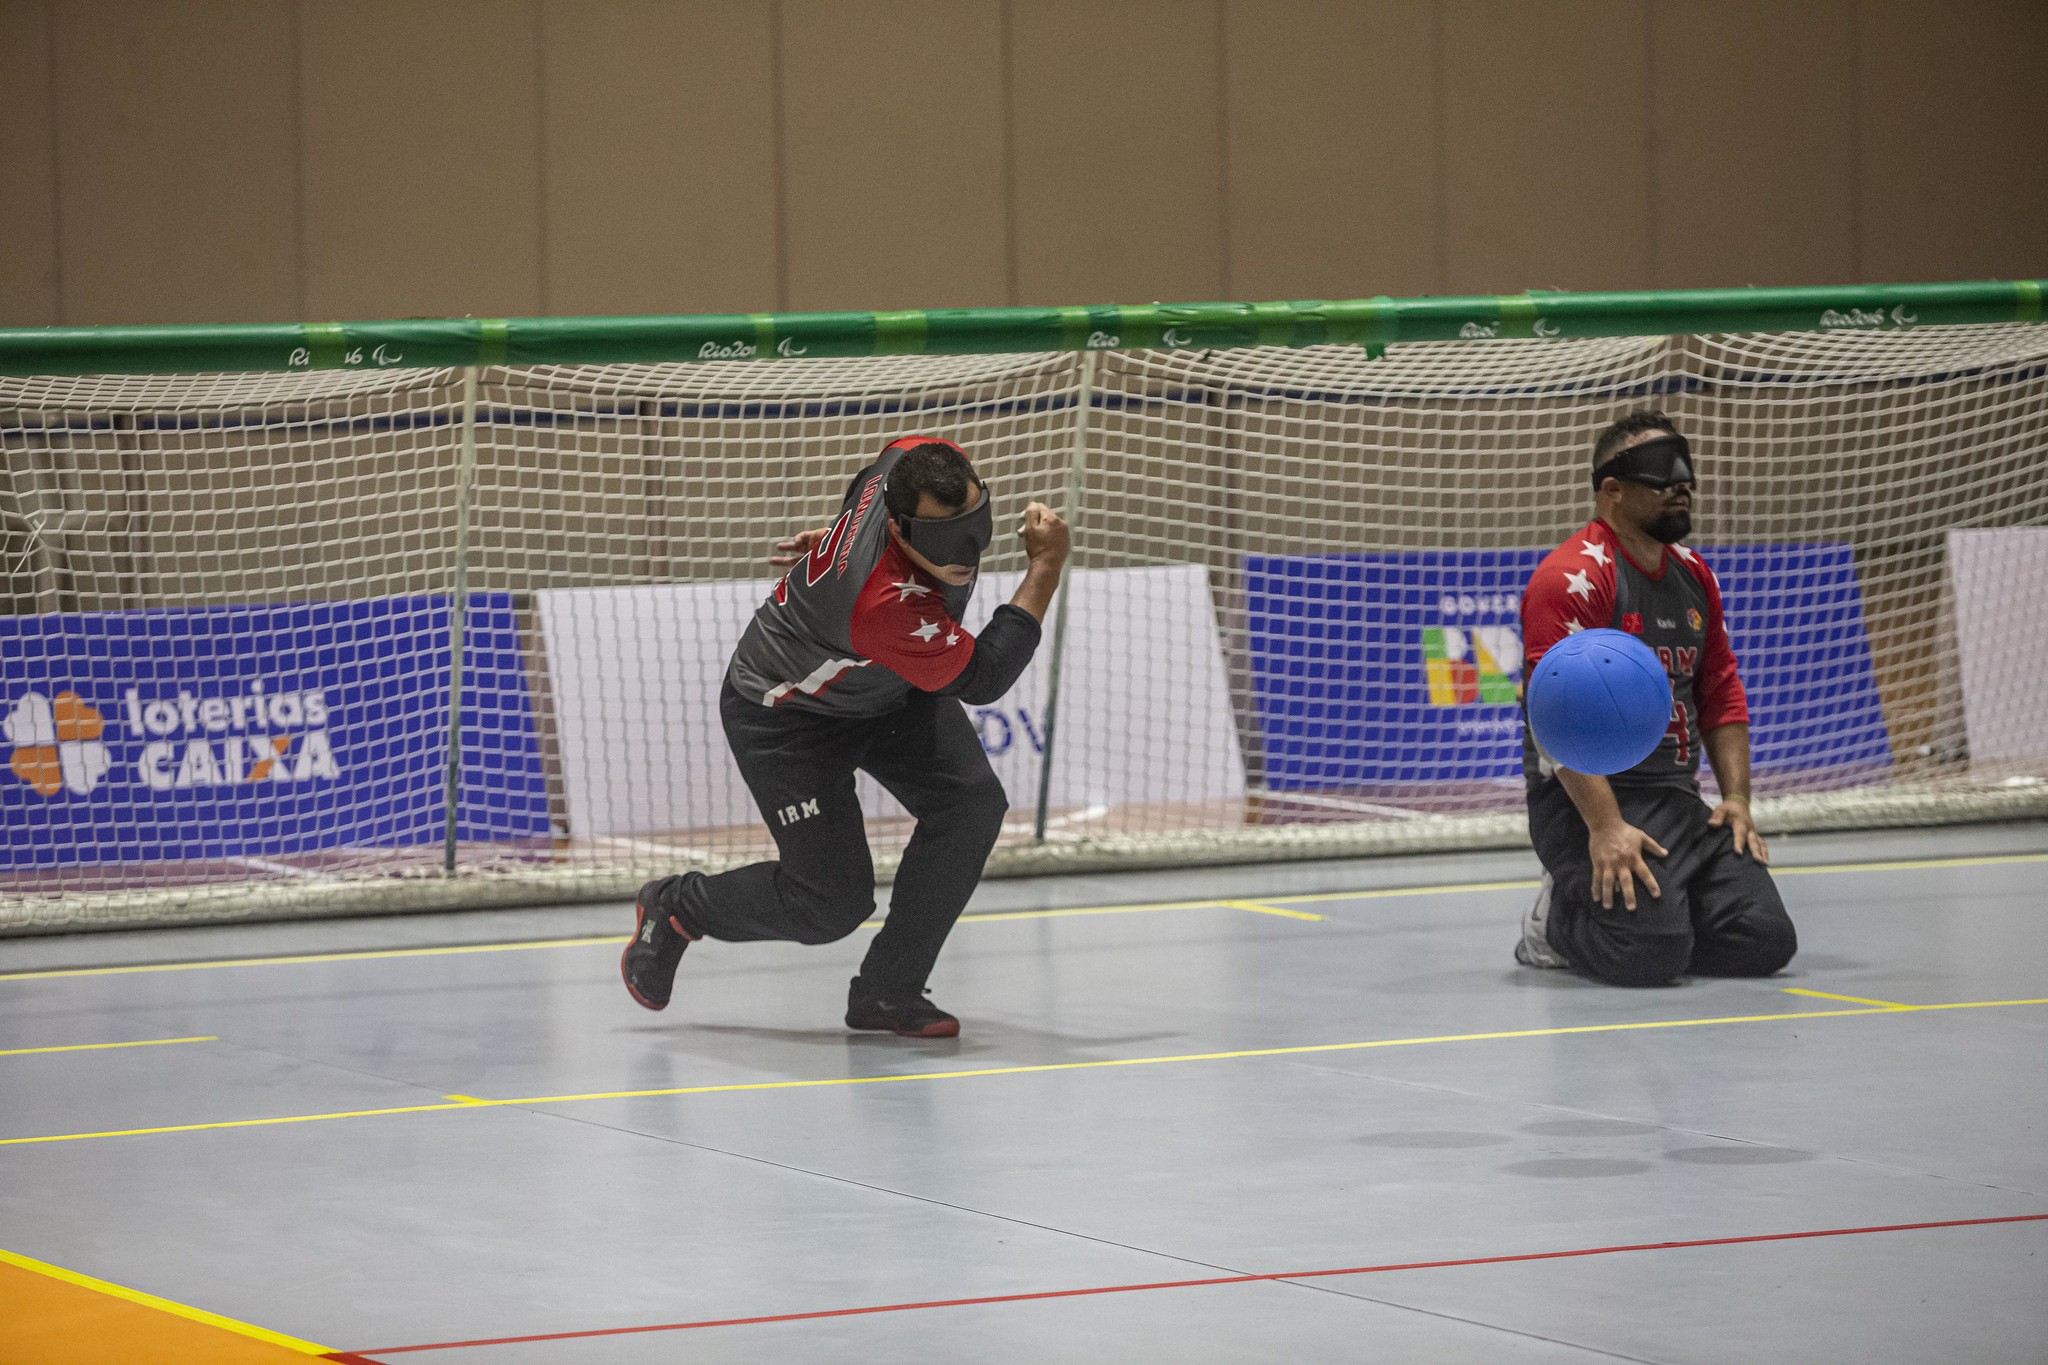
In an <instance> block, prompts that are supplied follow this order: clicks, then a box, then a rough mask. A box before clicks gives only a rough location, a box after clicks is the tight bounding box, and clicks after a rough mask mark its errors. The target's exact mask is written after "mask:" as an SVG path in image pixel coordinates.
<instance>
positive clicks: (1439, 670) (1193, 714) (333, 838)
mask: <svg viewBox="0 0 2048 1365" xmlns="http://www.w3.org/2000/svg"><path fill="white" fill-rule="evenodd" d="M2042 287H2043V285H2042V282H2040V281H2017V282H1989V283H1974V284H1934V285H1900V286H1869V287H1858V288H1844V289H1750V290H1710V291H1676V292H1661V293H1642V294H1562V293H1556V294H1540V293H1539V294H1526V295H1513V296H1505V297H1482V298H1444V299H1412V300H1396V299H1385V298H1381V299H1369V300H1354V301H1347V302H1334V303H1320V302H1294V303H1270V304H1227V303H1218V304H1189V305H1151V306H1145V307H1096V308H1055V309H998V310H949V311H933V312H923V313H912V312H905V313H880V314H869V313H846V314H754V315H727V316H715V317H713V316H707V317H665V318H566V319H509V320H490V319H460V320H427V321H399V322H370V323H331V324H303V325H302V324H290V325H251V326H239V327H133V328H40V329H18V330H12V331H0V449H4V451H5V454H6V467H7V482H6V484H5V485H4V487H0V564H4V566H5V577H4V579H0V712H4V715H0V720H4V727H0V752H4V754H5V755H6V757H5V767H4V768H0V824H4V827H5V838H4V840H0V933H7V932H41V931H47V930H51V929H65V928H97V927H113V926H122V925H132V924H142V923H184V922H199V921H206V920H225V919H237V918H259V917H261V918H271V917H288V916H297V915H318V914H337V913H360V912H365V911H377V910H405V909H430V908H444V907H454V906H471V905H492V904H515V903H527V902H552V901H563V900H575V899H591V898H607V897H623V896H627V895H630V894H631V893H632V891H633V890H634V889H635V888H636V887H637V885H638V884H639V882H640V881H642V880H645V879H646V878H648V877H650V876H655V875H661V874H664V873H667V872H670V871H675V870H679V869H681V868H685V867H700V868H706V869H715V868H722V867H727V866H733V865H737V864H739V863H743V862H746V861H751V860H753V859H755V858H758V857H761V856H764V855H767V854H769V853H770V852H771V850H772V844H771V842H770V840H769V836H768V834H767V832H766V829H765V827H764V826H763V825H762V823H761V820H760V816H759V813H758V812H757V811H756V810H755V809H754V807H753V805H752V803H751V800H750V798H749V797H748V795H747V793H746V791H745V789H744V786H743V785H742V784H741V783H740V782H739V779H738V775H737V772H736V771H735V770H734V769H733V767H732V764H731V761H730V758H729V756H728V755H727V754H726V752H725V747H724V741H723V738H722V734H721V732H720V728H719V725H718V721H717V711H716V701H717V693H718V687H719V683H720V679H721V678H722V675H723V670H724V665H725V661H726V657H727V655H728V653H729V651H730V649H731V646H732V644H733V642H734V641H735V640H736V639H737V636H738V634H739V632H740V631H741V630H742V629H744V626H745V624H746V621H747V620H748V618H749V617H750V615H751V613H752V612H753V610H754V609H755V608H756V607H757V606H758V604H759V602H760V601H761V600H762V598H763V597H764V596H765V594H766V593H767V591H768V589H769V587H770V586H771V575H772V571H771V570H770V569H769V568H768V566H767V564H766V554H767V551H768V548H769V546H770V545H771V543H772V542H773V541H774V540H775V539H777V538H780V537H781V536H783V535H786V534H788V533H789V532H790V531H792V530H794V529H798V528H800V527H804V526H810V525H816V524H820V523H822V522H824V521H826V520H829V518H830V515H831V514H832V512H833V511H834V510H835V509H836V507H837V503H838V499H839V495H840V493H841V492H842V491H843V489H844V487H845V484H846V481H847V479H848V477H849V476H850V475H851V474H852V472H853V471H854V470H855V469H857V468H858V467H859V466H860V465H861V464H863V463H865V462H866V461H867V460H869V459H871V458H872V457H873V454H874V453H875V452H876V451H877V450H879V449H880V448H881V446H882V445H883V444H885V443H886V442H887V441H888V440H890V439H893V438H894V437H896V436H900V435H903V434H905V433H909V432H914V431H931V432H934V433H938V434H943V435H946V436H948V437H951V438H953V439H955V440H958V441H959V442H960V443H961V444H963V445H964V446H965V447H966V448H967V449H968V450H969V451H970V452H971V453H973V454H974V456H975V458H976V460H977V462H978V464H979V465H980V467H981V469H982V472H983V473H984V475H985V476H986V477H987V478H988V479H989V481H990V484H991V487H992V488H993V489H994V490H995V496H996V498H997V501H998V504H999V506H998V513H999V516H1004V517H1007V516H1008V515H1010V514H1011V513H1012V512H1014V511H1015V510H1017V509H1019V508H1021V506H1022V503H1023V502H1024V501H1025V500H1027V499H1030V498H1038V499H1043V500H1044V501H1047V502H1049V503H1051V504H1053V505H1054V506H1056V507H1058V508H1060V509H1061V510H1062V511H1063V512H1064V514H1065V515H1066V516H1067V517H1068V519H1069V521H1070V522H1071V523H1072V524H1073V527H1074V537H1075V554H1074V558H1073V561H1072V565H1071V570H1070V575H1069V580H1068V584H1067V586H1066V587H1065V588H1064V589H1063V590H1062V593H1061V595H1060V600H1059V602H1058V604H1057V607H1056V610H1057V612H1058V616H1057V618H1056V622H1055V623H1053V624H1054V625H1055V626H1056V629H1053V630H1049V631H1048V647H1047V648H1046V649H1044V650H1041V652H1040V657H1039V658H1038V659H1037V660H1036V661H1035V662H1034V664H1033V665H1032V669H1031V671H1030V672H1029V673H1028V674H1027V675H1026V677H1025V678H1024V679H1023V680H1022V681H1021V682H1020V683H1019V685H1018V687H1017V688H1016V689H1014V690H1013V692H1012V694H1011V696H1010V697H1008V698H1005V699H1004V700H1003V701H1002V702H1001V703H999V704H997V705H994V706H990V707H983V708H974V709H973V710H972V717H971V718H972V719H973V720H974V723H975V724H976V726H977V727H978V728H979V730H980V732H981V735H982V740H983V746H984V748H985V749H986V750H987V751H988V753H989V755H990V760H991V762H992V764H994V766H995V767H996V769H997V771H998V773H999V775H1000V776H1001V777H1002V778H1003V780H1004V782H1005V786H1006V788H1007V789H1008V791H1009V793H1010V799H1011V804H1012V807H1013V811H1012V815H1011V818H1010V820H1009V822H1008V823H1007V825H1006V828H1005V832H1004V835H1003V838H1002V841H1001V843H1000V844H999V846H998V848H997V851H996V853H995V855H994V857H993V858H992V860H991V864H990V871H991V873H992V874H996V875H1001V874H1024V873H1034V872H1045V871H1056V870H1067V869H1082V868H1118V867H1144V866H1184V865H1188V864H1191V863H1201V862H1222V861H1250V860H1257V859H1279V858H1302V857H1334V856H1350V855H1356V854H1364V853H1375V852H1407V851H1426V850H1433V849H1438V850H1440V849H1458V848H1479V847H1506V846H1513V845H1515V844H1518V843H1523V842H1526V832H1525V828H1524V824H1523V819H1522V813H1521V799H1520V779H1519V775H1518V774H1519V747H1518V741H1517V738H1516V733H1517V725H1518V720H1517V716H1518V712H1517V707H1516V704H1515V689H1516V686H1517V683H1518V680H1519V666H1520V655H1519V641H1518V636H1517V634H1516V630H1517V614H1516V606H1517V601H1518V598H1519V594H1520V591H1521V588H1522V585H1523V583H1524V582H1526V580H1527V577H1528V573H1529V571H1530V569H1531V568H1532V567H1533V565H1534V563H1535V562H1536V560H1537V559H1538V558H1540V557H1541V555H1542V553H1544V552H1545V551H1546V550H1547V549H1548V548H1549V547H1550V546H1552V545H1554V544H1556V543H1557V542H1558V541H1559V540H1561V539H1562V538H1563V537H1564V536H1566V535H1567V534H1569V533H1570V531H1572V530H1573V529H1574V528H1576V527H1577V526H1578V525H1580V524H1582V523H1583V522H1584V521H1585V520H1586V519H1587V517H1588V516H1590V514H1591V506H1590V496H1589V493H1588V490H1587V487H1586V482H1585V478H1586V470H1587V460H1588V455H1589V452H1590V448H1591V443H1592V439H1593V436H1594V435H1595V434H1596V433H1597V432H1598V430H1599V429H1600V428H1601V427H1602V426H1604V425H1605V424H1606V423H1607V422H1608V421H1611V420H1612V419H1613V418H1614V417H1615V416H1618V415H1619V414H1621V413H1622V412H1625V411H1627V410H1629V409H1630V408H1633V407H1639V406H1656V407H1661V408H1663V409H1664V410H1665V411H1667V412H1669V413H1670V414H1671V415H1672V416H1673V418H1674V419H1675V420H1676V421H1677V422H1678V423H1679V424H1680V425H1681V427H1682V428H1683V429H1684V430H1685V431H1686V432H1687V434H1688V435H1689V436H1690V437H1691V438H1692V439H1693V442H1694V445H1695V449H1696V453H1697V457H1698V461H1699V465H1700V469H1701V476H1702V494H1701V505H1700V507H1699V509H1698V512H1697V526H1698V531H1697V533H1696V535H1695V537H1694V538H1693V540H1692V542H1691V543H1692V544H1693V545H1694V546H1696V547H1698V548H1699V549H1700V550H1701V552H1702V553H1703V554H1704V555H1705V556H1706V558H1707V559H1708V561H1709V562H1710V563H1712V564H1713V565H1714V566H1715V568H1716V570H1717V572H1718V574H1719V576H1720V578H1721V580H1722V583H1723V586H1724V590H1725V592H1726V596H1727V602H1728V612H1729V619H1730V625H1731V628H1732V630H1733V633H1734V637H1735V643H1736V648H1737V652H1738V655H1739V656H1740V657H1741V659H1742V662H1743V671H1744V677H1745V681H1746V682H1747V683H1748V686H1749V690H1750V692H1751V696H1752V703H1753V709H1754V711H1755V713H1756V721H1755V727H1754V731H1755V733H1754V742H1755V749H1756V765H1757V773H1756V782H1755V788H1756V791H1757V794H1758V802H1757V813H1758V819H1759V823H1760V824H1762V825H1763V826H1764V827H1765V828H1766V829H1767V830H1796V829H1849V828H1873V827H1883V826H1899V825H1912V824H1931V823H1946V822H1955V821H1964V820H1985V819H2003V818H2031V817H2041V816H2048V732H2043V731H2042V729H2041V728H2040V727H2039V726H2038V724H2037V723H2035V721H2034V720H2033V718H2034V717H2036V716H2038V715H2039V714H2040V713H2041V708H2042V707H2043V705H2044V704H2048V645H2044V644H2043V635H2042V631H2041V628H2040V625H2039V622H2041V621H2042V620H2044V619H2048V475H2044V474H2043V472H2042V470H2043V461H2044V458H2048V324H2044V321H2043V318H2042V306H2041V293H2042ZM984 569H985V582H984V585H983V587H982V589H981V591H980V592H979V593H978V594H977V600H976V604H975V608H974V611H973V614H971V615H970V618H969V624H970V625H975V624H978V622H979V620H980V619H984V618H985V616H986V613H987V612H988V611H989V610H990V609H991V607H992V605H993V603H994V602H997V601H1001V600H1003V599H1004V598H1005V597H1006V596H1007V593H1008V587H1009V584H1010V583H1011V582H1013V581H1014V579H1015V577H1016V575H1017V574H1018V573H1019V572H1020V571H1021V569H1022V559H1021V556H1020V555H1019V554H1018V552H1017V551H1016V550H1015V549H1014V547H1013V545H1012V543H1011V542H1010V541H1009V540H1008V539H1007V538H1004V539H999V542H998V546H997V547H996V551H995V552H994V553H992V554H991V555H990V557H989V558H988V560H987V561H986V562H985V565H984ZM1054 638H1057V639H1058V641H1059V646H1060V647H1059V648H1058V649H1057V650H1054V649H1053V648H1052V647H1051V643H1052V640H1053V639H1054ZM863 781H864V786H863V801H864V805H865V806H866V809H867V811H868V815H869V825H870V833H871V836H872V839H873V842H874V844H875V846H876V849H877V855H878V856H877V864H878V870H879V871H880V872H881V873H882V875H884V876H886V875H888V873H889V871H890V869H891V867H892V866H893V861H894V857H895V854H896V852H897V851H898V850H900V848H901V847H902V844H903V841H904V839H905V838H906V837H907V832H908V827H909V826H908V821H907V818H906V817H905V815H904V813H903V812H902V811H901V809H900V808H898V807H896V806H895V805H894V804H893V802H891V801H890V800H889V798H888V797H887V795H886V793H883V792H881V791H880V790H879V788H876V787H874V786H872V784H866V783H865V779H864V780H863Z"/></svg>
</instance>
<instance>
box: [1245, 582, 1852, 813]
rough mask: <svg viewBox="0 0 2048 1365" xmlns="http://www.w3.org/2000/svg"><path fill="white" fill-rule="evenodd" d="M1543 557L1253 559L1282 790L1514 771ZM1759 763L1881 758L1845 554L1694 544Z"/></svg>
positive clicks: (1256, 635) (1257, 623)
mask: <svg viewBox="0 0 2048 1365" xmlns="http://www.w3.org/2000/svg"><path fill="white" fill-rule="evenodd" d="M1547 553H1548V551H1546V550H1498V551H1448V550H1446V551H1420V552H1411V553H1405V554H1357V555H1320V556H1292V555H1250V556H1247V557H1246V559H1245V590H1246V602H1247V613H1248V627H1249V636H1250V652H1251V665H1252V688H1253V698H1254V704H1255V706H1256V708H1257V714H1258V722H1259V731H1260V734H1261V736H1262V738H1263V740H1264V749H1265V779H1266V786H1267V787H1268V788H1270V789H1272V790H1275V791H1307V790H1327V789H1344V788H1372V787H1387V786H1404V785H1414V784H1421V783H1430V784H1442V785H1445V786H1454V785H1456V784H1459V783H1497V782H1500V781H1503V780H1508V779H1516V780H1518V779H1519V778H1520V776H1521V771H1522V754H1521V711H1520V707H1519V706H1518V704H1517V703H1516V701H1515V688H1516V686H1517V684H1518V683H1519V682H1520V680H1521V671H1522V643H1521V623H1520V612H1521V599H1522V590H1523V588H1524V587H1526V586H1527V584H1528V581H1529V575H1530V574H1532V573H1533V572H1535V569H1536V566H1537V565H1538V564H1540V563H1541V562H1542V561H1543V557H1544V555H1545V554H1547ZM1701 554H1702V555H1703V556H1704V557H1705V558H1706V560H1707V562H1708V563H1709V564H1711V565H1712V566H1713V568H1714V572H1715V574H1716V575H1717V576H1718V577H1719V579H1720V582H1721V593H1722V604H1723V608H1724V611H1725V613H1726V616H1727V620H1728V627H1729V634H1730V636H1731V637H1732V641H1733V644H1734V647H1735V657H1736V660H1737V662H1738V665H1739V667H1740V671H1741V674H1742V681H1743V686H1744V688H1745V689H1746V690H1747V692H1748V694H1749V704H1750V713H1751V723H1750V737H1751V747H1752V751H1753V755H1754V764H1755V768H1756V771H1757V773H1758V775H1759V776H1761V777H1766V778H1767V777H1769V776H1770V775H1772V774H1776V773H1790V772H1812V771H1813V770H1816V769H1823V768H1845V769H1847V768H1871V767H1884V766H1888V765H1889V764H1890V762H1891V743H1890V739H1889V736H1888V734H1887V732H1886V729H1885V723H1884V711H1883V708H1882V706H1881V705H1880V703H1879V699H1878V693H1877V680H1876V674H1875V671H1874V670H1873V668H1872V666H1871V658H1870V644H1869V641H1868V639H1867V638H1866V636H1865V634H1864V628H1863V599H1862V593H1861V591H1860V590H1859V588H1858V586H1857V580H1856V564H1855V557H1854V555H1853V553H1852V552H1851V550H1850V547H1848V546H1847V545H1749V546H1732V547H1729V548H1726V549H1704V550H1702V551H1701Z"/></svg>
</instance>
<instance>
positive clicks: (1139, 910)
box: [620, 900, 1321, 942]
mask: <svg viewBox="0 0 2048 1365" xmlns="http://www.w3.org/2000/svg"><path fill="white" fill-rule="evenodd" d="M1229 904H1230V902H1229V901H1214V900H1210V901H1158V902H1155V903H1153V904H1150V905H1083V906H1078V907H1075V908H1072V909H1066V910H992V911H989V912H988V913H986V914H979V915H962V916H961V917H960V922H961V923H962V924H968V923H974V924H994V923H997V922H998V921H1001V920H1018V919H1067V918H1070V917H1072V916H1075V915H1143V914H1150V913H1152V912H1154V911H1158V910H1214V909H1217V908H1219V907H1224V906H1228V905H1229ZM1317 918H1321V916H1317ZM886 922H887V921H884V920H878V919H871V920H863V921H862V922H861V926H860V927H861V928H863V929H879V928H881V927H882V925H883V924H884V923H886ZM620 942H624V940H623V939H621V940H620Z"/></svg>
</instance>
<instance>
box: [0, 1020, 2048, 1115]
mask: <svg viewBox="0 0 2048 1365" xmlns="http://www.w3.org/2000/svg"><path fill="white" fill-rule="evenodd" d="M2019 1005H2048V997H2043V998H2040V999H2033V1000H1965V1001H1957V1002H1954V1003H1951V1004H1936V1005H1898V1006H1887V1007H1883V1008H1867V1009H1840V1010H1794V1011H1789V1012H1785V1013H1779V1014H1734V1015H1716V1016H1711V1017H1707V1018H1701V1019H1646V1020H1631V1021H1625V1022H1622V1023H1610V1024H1569V1025H1563V1026H1558V1027H1552V1028H1540V1029H1505V1030H1498V1031H1494V1032H1489V1033H1451V1034H1436V1035H1431V1036H1428V1037H1413V1038H1375V1039H1366V1040H1364V1041H1361V1042H1352V1043H1305V1044H1298V1045H1293V1046H1288V1047H1272V1048H1247V1049H1240V1050H1237V1051H1231V1052H1195V1053H1179V1054H1174V1055H1171V1056H1165V1057H1104V1058H1097V1059H1093V1060H1090V1061H1079V1062H1039V1063H1032V1064H1028V1065H1023V1066H1002V1067H976V1068H971V1069H967V1070H960V1071H921V1072H907V1073H889V1074H885V1075H875V1076H822V1077H814V1078H811V1079H806V1080H793V1081H789V1080H785V1081H738V1082H731V1083H728V1084H724V1085H693V1086H669V1087H663V1088H660V1089H653V1090H608V1091H594V1092H590V1093H586V1094H575V1095H524V1096H519V1097H516V1098H512V1099H501V1100H491V1099H469V1098H465V1099H464V1100H462V1101H459V1102H443V1103H437V1104H409V1105H392V1106H388V1107H384V1108H374V1109H351V1110H343V1111H338V1112H333V1113H320V1114H282V1115H276V1116H273V1117H269V1118H256V1119H222V1120H215V1121H213V1122H210V1123H181V1124H166V1125H163V1126H159V1127H151V1128H124V1129H110V1130H107V1131H104V1132H94V1133H50V1134H41V1135H34V1136H27V1137H11V1138H0V1147H21V1146H30V1145H34V1144H38V1143H45V1142H83V1141H88V1140H92V1139H98V1138H119V1137H154V1136H159V1135H162V1134H168V1133H194V1132H204V1131H211V1130H216V1129H227V1128H266V1127H276V1126H279V1125H282V1124H287V1123H319V1122H325V1121H328V1120H331V1119H353V1118H380V1117H384V1116H386V1115H393V1114H431V1113H444V1112H447V1111H449V1110H455V1109H466V1110H476V1109H513V1108H522V1109H534V1108H539V1107H541V1106H543V1105H557V1104H583V1103H590V1102H593V1101H597V1100H631V1099H660V1098H669V1097H674V1096H679V1095H711V1094H734V1093H738V1092H741V1091H754V1090H815V1089H822V1088H825V1087H828V1086H841V1085H883V1084H894V1083H899V1082H907V1081H948V1080H969V1079H975V1078H980V1077H987V1076H1021V1075H1035V1074H1040V1073H1050V1072H1055V1071H1096V1070H1104V1069H1107V1068H1110V1067H1120V1066H1162V1065H1168V1064H1175V1063H1184V1062H1220V1061H1241V1060H1246V1059H1250V1058H1257V1057H1299V1056H1308V1055H1313V1054H1317V1053H1327V1052H1363V1051H1369V1050H1371V1049H1374V1048H1384V1047H1416V1046H1420V1045H1423V1044H1428V1043H1474V1042H1494V1041H1501V1040H1505V1039H1512V1038H1558V1037H1566V1036H1570V1035H1574V1034H1587V1033H1628V1032H1642V1031H1646V1030H1653V1029H1668V1028H1693V1027H1701V1026H1706V1025H1712V1024H1756V1023H1775V1022H1784V1021H1789V1020H1796V1019H1839V1018H1848V1017H1853V1016H1863V1015H1879V1014H1888V1015H1900V1014H1921V1013H1929V1012H1933V1011H1937V1010H1966V1009H2003V1008H2009V1007H2013V1006H2019ZM444 1093H445V1092H444Z"/></svg>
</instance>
